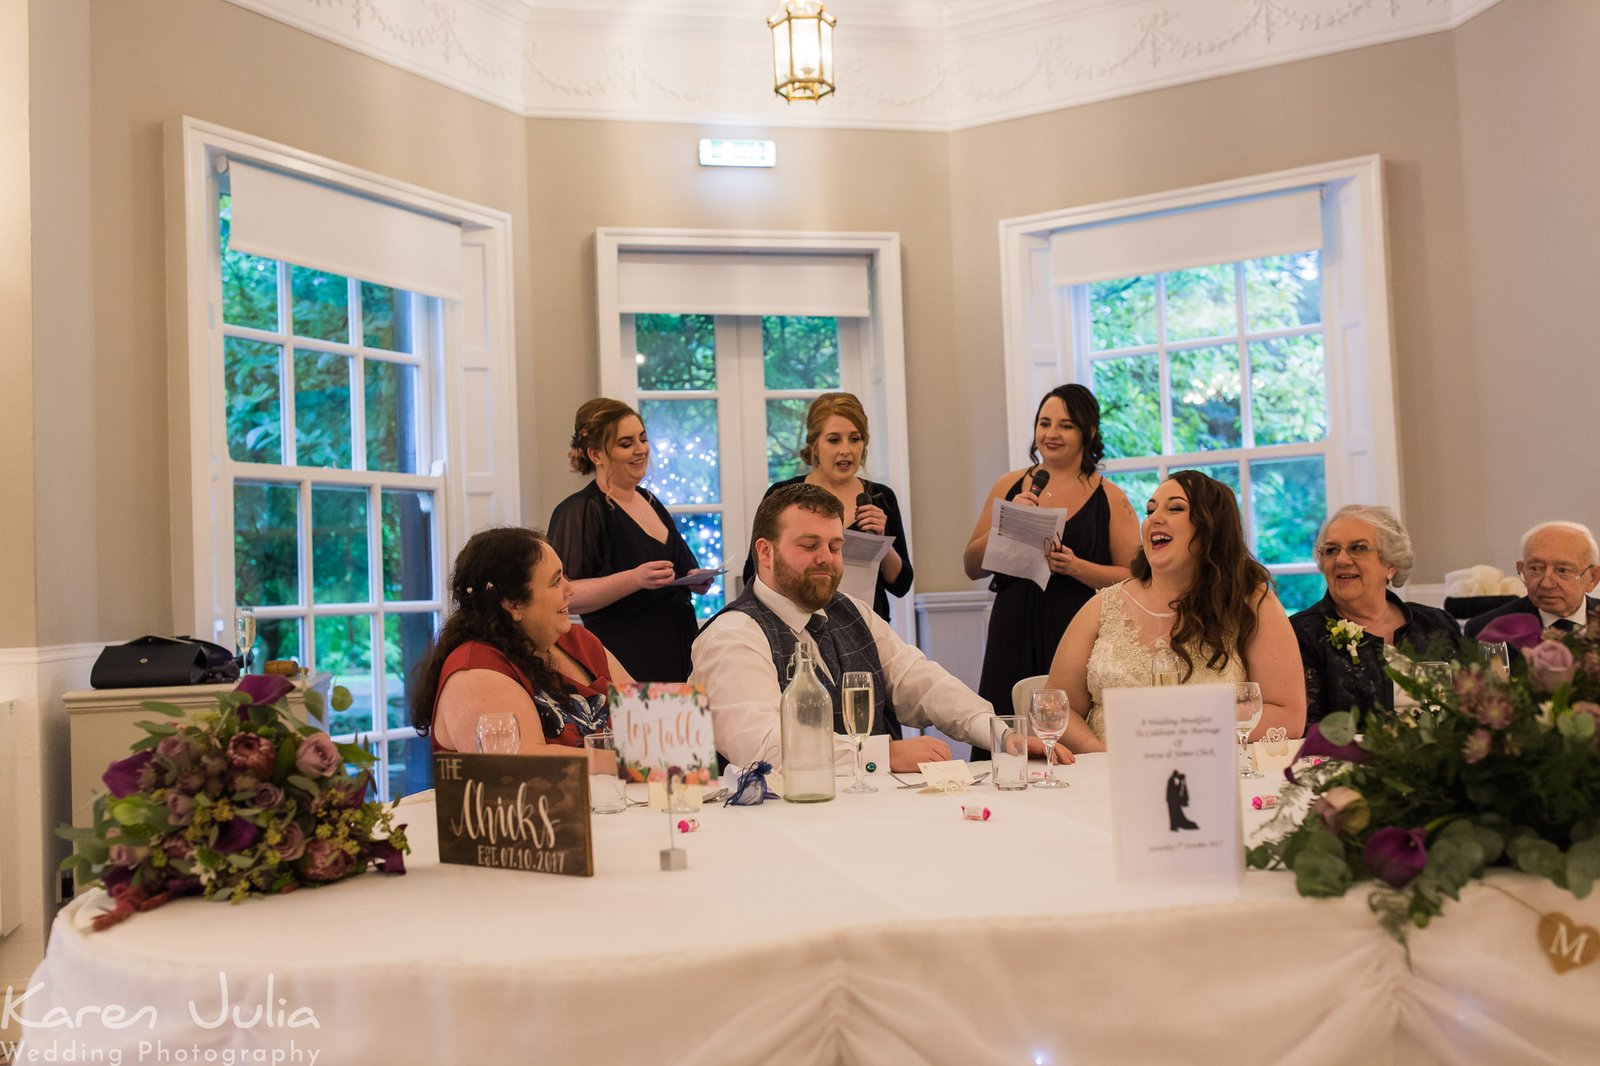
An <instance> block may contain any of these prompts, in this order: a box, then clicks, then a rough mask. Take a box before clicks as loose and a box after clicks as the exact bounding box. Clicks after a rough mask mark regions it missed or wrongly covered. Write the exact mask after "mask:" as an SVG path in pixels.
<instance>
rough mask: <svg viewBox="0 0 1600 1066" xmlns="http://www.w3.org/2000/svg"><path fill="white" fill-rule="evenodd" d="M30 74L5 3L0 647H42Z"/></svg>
mask: <svg viewBox="0 0 1600 1066" xmlns="http://www.w3.org/2000/svg"><path fill="white" fill-rule="evenodd" d="M29 71H30V63H29V57H28V0H0V455H4V456H5V457H6V460H7V461H6V462H5V463H0V501H3V502H4V508H5V520H4V521H0V648H4V647H29V646H31V645H33V644H36V643H37V640H36V639H35V637H36V634H37V628H36V621H35V612H34V589H35V576H34V572H33V454H34V452H33V360H32V359H31V358H30V353H31V352H32V351H33V321H32V319H33V277H32V273H33V272H32V263H31V262H30V259H29V249H30V246H31V241H32V230H33V221H32V218H31V215H30V212H29V206H28V205H29V202H30V195H31V188H32V176H31V174H30V168H29V158H30V153H29V145H28V132H29V123H28V76H29ZM8 695H10V693H0V698H4V697H5V696H8Z"/></svg>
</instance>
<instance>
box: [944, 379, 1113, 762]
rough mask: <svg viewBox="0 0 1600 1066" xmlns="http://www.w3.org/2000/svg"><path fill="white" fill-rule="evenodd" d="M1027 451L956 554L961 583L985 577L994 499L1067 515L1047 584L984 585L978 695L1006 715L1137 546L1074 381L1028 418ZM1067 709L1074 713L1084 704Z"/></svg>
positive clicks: (1093, 413) (999, 579)
mask: <svg viewBox="0 0 1600 1066" xmlns="http://www.w3.org/2000/svg"><path fill="white" fill-rule="evenodd" d="M1028 455H1029V456H1030V457H1031V458H1032V459H1033V460H1034V465H1033V466H1028V467H1024V468H1022V469H1020V470H1013V471H1011V472H1010V473H1008V474H1006V475H1004V476H1003V477H1001V478H1000V480H999V481H996V482H995V484H994V488H993V489H992V490H991V491H990V493H989V497H988V499H986V500H985V501H984V504H983V513H982V514H980V515H979V516H978V524H977V526H976V527H974V529H973V531H972V539H971V540H970V541H969V542H968V543H967V549H966V551H965V553H963V555H962V564H963V565H964V566H965V568H966V572H967V576H968V577H970V578H972V579H974V580H977V579H978V578H981V577H985V576H988V574H989V572H988V571H987V570H985V569H983V553H984V549H985V548H987V547H988V544H989V527H990V525H991V524H992V522H993V514H994V503H995V501H996V500H1008V501H1010V502H1012V503H1015V504H1020V505H1022V506H1025V507H1048V508H1064V509H1066V510H1067V511H1068V512H1069V514H1068V518H1067V524H1066V528H1065V529H1064V530H1062V533H1061V547H1060V549H1059V550H1058V551H1053V552H1051V553H1050V580H1049V582H1048V583H1047V584H1046V585H1045V587H1044V588H1043V589H1041V588H1040V587H1039V586H1038V585H1036V584H1034V583H1033V582H1032V581H1030V580H1028V579H1027V578H1021V577H1011V576H1009V575H1007V574H995V575H993V580H992V581H990V583H989V588H990V589H991V590H992V591H993V592H994V594H995V595H994V605H993V607H992V608H991V609H990V612H989V636H988V641H987V643H986V645H985V647H984V652H983V673H982V675H981V678H980V680H979V682H978V695H980V696H982V697H983V698H984V699H986V700H988V701H989V702H990V703H991V704H993V705H994V709H995V713H996V714H1010V713H1011V687H1012V686H1013V685H1015V684H1016V683H1017V682H1018V681H1020V680H1022V679H1023V678H1025V677H1032V676H1034V675H1035V674H1047V673H1049V672H1050V661H1051V659H1052V658H1053V657H1054V656H1055V653H1056V645H1058V644H1059V643H1060V642H1061V634H1063V633H1065V632H1066V630H1067V623H1068V622H1071V621H1072V616H1073V615H1075V614H1077V613H1078V609H1079V608H1080V607H1082V606H1083V605H1084V604H1085V603H1087V602H1089V599H1090V598H1091V597H1093V596H1094V594H1095V591H1096V590H1097V589H1101V588H1104V587H1105V586H1107V585H1111V584H1115V583H1116V582H1118V581H1122V580H1125V579H1126V578H1127V577H1128V564H1129V563H1131V562H1132V561H1133V556H1134V553H1136V552H1137V551H1138V550H1139V519H1138V517H1137V516H1136V515H1135V514H1134V510H1133V507H1132V506H1131V505H1130V504H1129V503H1128V497H1127V496H1126V495H1124V494H1123V492H1122V490H1121V489H1119V488H1117V486H1115V485H1113V484H1111V483H1110V482H1109V481H1106V480H1105V479H1104V478H1102V477H1101V476H1100V471H1099V466H1100V460H1101V458H1102V457H1103V456H1104V455H1105V445H1104V444H1103V443H1102V441H1101V439H1100V404H1099V402H1098V401H1096V400H1095V398H1094V393H1092V392H1090V391H1089V390H1088V389H1086V388H1084V387H1083V386H1082V385H1062V386H1060V387H1059V388H1055V389H1052V390H1051V391H1050V392H1048V393H1047V394H1046V395H1045V397H1044V399H1043V400H1041V401H1040V402H1039V410H1038V412H1037V414H1035V416H1034V420H1033V446H1032V447H1030V448H1029V449H1028ZM1038 470H1044V471H1046V472H1048V473H1049V475H1050V477H1049V480H1048V482H1046V484H1045V486H1044V488H1043V490H1042V491H1040V492H1039V493H1038V494H1037V495H1035V494H1034V493H1033V492H1032V491H1031V485H1032V482H1033V476H1034V473H1035V472H1036V471H1038ZM1073 710H1074V711H1076V712H1078V713H1079V714H1082V713H1083V712H1085V711H1086V710H1088V708H1086V707H1074V708H1073ZM975 754H976V753H975ZM978 757H979V758H983V756H982V755H979V756H978Z"/></svg>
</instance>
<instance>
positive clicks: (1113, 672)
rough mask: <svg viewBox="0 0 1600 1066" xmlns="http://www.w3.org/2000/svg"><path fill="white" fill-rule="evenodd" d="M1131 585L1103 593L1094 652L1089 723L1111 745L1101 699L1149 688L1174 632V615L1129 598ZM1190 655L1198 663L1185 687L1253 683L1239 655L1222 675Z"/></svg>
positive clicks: (1089, 669)
mask: <svg viewBox="0 0 1600 1066" xmlns="http://www.w3.org/2000/svg"><path fill="white" fill-rule="evenodd" d="M1126 584H1127V582H1122V583H1121V584H1117V585H1111V586H1108V587H1106V588H1103V589H1101V590H1100V633H1099V635H1098V636H1096V637H1095V641H1094V647H1093V648H1092V649H1091V650H1090V652H1089V662H1088V667H1087V674H1088V677H1087V681H1088V687H1089V713H1088V715H1086V716H1085V717H1086V718H1087V720H1088V723H1089V728H1090V729H1092V730H1094V735H1095V736H1097V737H1099V738H1100V739H1101V740H1102V741H1103V740H1105V739H1106V718H1105V707H1104V705H1103V704H1102V703H1101V699H1100V694H1101V693H1102V692H1104V691H1105V690H1106V689H1108V688H1140V687H1143V686H1146V685H1149V684H1150V676H1151V660H1152V659H1153V658H1154V654H1155V652H1154V649H1155V642H1156V641H1157V640H1159V639H1161V638H1162V637H1165V636H1167V635H1169V634H1170V633H1171V631H1172V616H1171V613H1170V612H1158V611H1152V610H1150V609H1149V608H1147V607H1145V606H1144V605H1143V604H1141V603H1139V601H1137V600H1135V599H1134V598H1133V597H1131V596H1129V595H1128V593H1127V590H1126V589H1125V588H1124V587H1123V586H1124V585H1126ZM1130 604H1131V605H1132V610H1131V611H1130V610H1129V605H1130ZM1188 651H1189V654H1190V655H1191V656H1192V657H1193V659H1194V672H1193V673H1191V674H1190V675H1189V677H1188V679H1187V680H1186V681H1185V682H1184V684H1186V685H1204V684H1216V683H1218V682H1230V683H1231V682H1237V681H1248V680H1249V677H1248V676H1247V672H1246V670H1245V665H1244V663H1243V661H1241V660H1240V659H1239V657H1238V656H1236V655H1233V656H1229V658H1228V663H1227V665H1226V666H1224V667H1223V668H1222V669H1221V670H1220V671H1219V670H1212V669H1211V668H1209V667H1208V666H1206V664H1205V656H1204V655H1202V654H1201V653H1200V652H1199V650H1198V649H1196V648H1194V647H1190V648H1189V649H1188Z"/></svg>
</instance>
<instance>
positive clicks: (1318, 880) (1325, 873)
mask: <svg viewBox="0 0 1600 1066" xmlns="http://www.w3.org/2000/svg"><path fill="white" fill-rule="evenodd" d="M1350 881H1351V877H1350V867H1349V865H1348V864H1346V863H1345V861H1344V858H1343V857H1342V856H1335V855H1329V854H1328V853H1327V852H1325V851H1315V850H1311V849H1307V850H1305V851H1302V852H1301V853H1300V855H1299V856H1298V857H1297V858H1296V859H1295V864H1294V887H1295V889H1296V891H1298V892H1299V893H1300V894H1301V895H1302V896H1312V897H1324V898H1325V897H1329V896H1342V895H1344V894H1345V891H1346V890H1347V889H1349V887H1350Z"/></svg>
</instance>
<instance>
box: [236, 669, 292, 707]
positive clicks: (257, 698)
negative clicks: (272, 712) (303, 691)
mask: <svg viewBox="0 0 1600 1066" xmlns="http://www.w3.org/2000/svg"><path fill="white" fill-rule="evenodd" d="M233 691H235V692H242V693H244V694H245V695H246V696H249V697H250V702H249V703H248V704H246V706H249V707H265V706H267V705H268V704H273V703H277V702H278V701H279V700H281V699H283V697H285V696H287V695H288V694H289V693H291V692H293V691H294V682H292V681H290V680H289V679H288V678H286V677H281V676H279V675H276V674H272V675H268V674H246V675H245V676H244V677H241V678H240V679H239V684H238V686H237V687H236V688H235V689H234V690H233ZM242 709H243V708H241V710H242Z"/></svg>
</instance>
